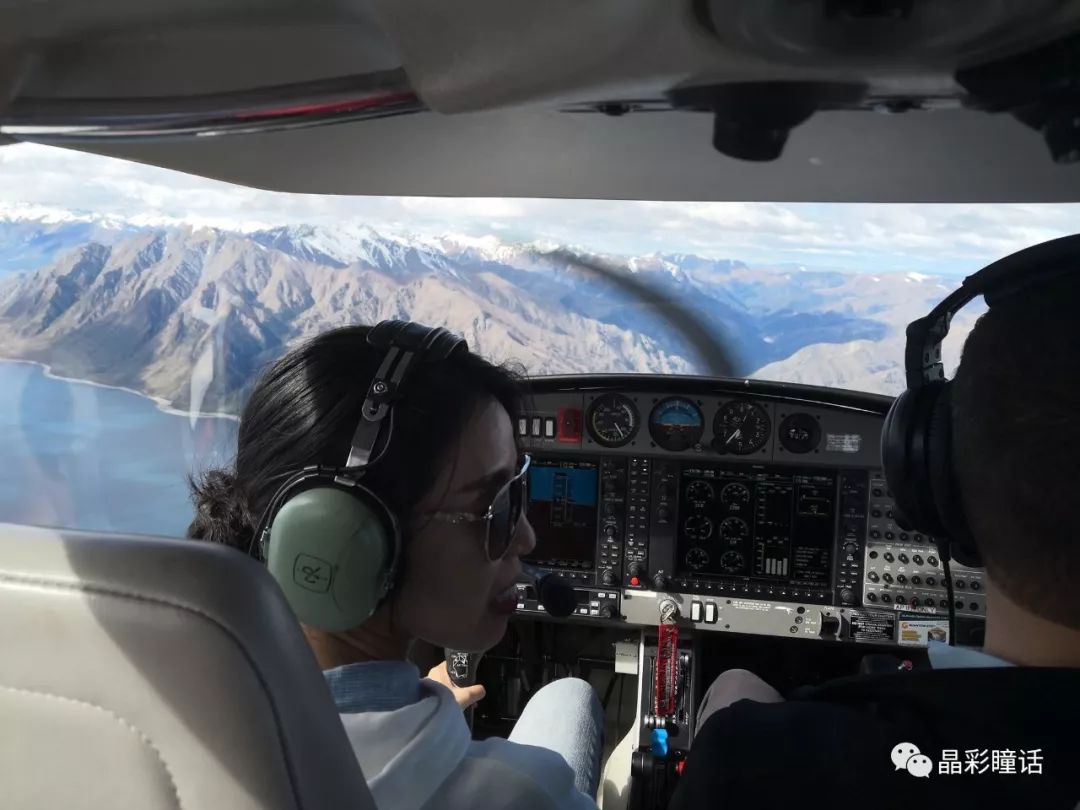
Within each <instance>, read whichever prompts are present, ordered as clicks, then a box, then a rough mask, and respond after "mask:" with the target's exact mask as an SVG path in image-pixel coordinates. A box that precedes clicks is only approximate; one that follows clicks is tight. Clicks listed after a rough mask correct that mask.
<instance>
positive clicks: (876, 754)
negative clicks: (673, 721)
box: [671, 669, 1080, 810]
mask: <svg viewBox="0 0 1080 810" xmlns="http://www.w3.org/2000/svg"><path fill="white" fill-rule="evenodd" d="M1006 672H1008V674H1004V673H1006ZM1001 673H1002V674H1001V675H995V674H993V673H992V671H991V670H985V669H984V670H972V671H968V672H967V674H966V675H965V673H964V672H962V671H959V670H952V671H947V672H933V671H927V672H925V673H907V674H906V675H897V676H894V675H889V676H880V677H879V676H864V677H853V678H845V679H840V680H838V681H830V682H827V683H824V684H821V685H820V686H817V687H814V688H811V689H804V690H799V692H798V697H797V699H795V700H789V701H787V702H784V703H767V704H766V703H754V702H751V701H739V702H738V703H735V704H733V705H731V706H730V707H728V708H726V709H723V710H721V711H718V712H716V713H715V714H714V715H712V716H711V717H710V718H709V720H708V721H707V722H706V723H705V724H704V725H703V726H702V727H701V728H700V729H699V730H698V733H697V736H696V737H695V740H694V744H693V747H692V749H691V752H690V756H689V759H688V761H687V763H686V767H685V771H684V778H683V780H682V783H681V784H680V786H679V789H678V791H677V792H676V796H675V799H674V800H673V802H672V804H671V808H672V810H688V809H691V808H693V809H696V808H699V807H701V808H704V807H712V806H722V805H724V803H725V802H728V803H731V804H732V805H736V804H738V803H739V802H743V803H745V802H751V803H753V805H754V806H756V807H760V808H770V807H791V806H797V805H798V804H799V803H800V801H802V800H803V799H805V798H806V796H807V791H808V790H813V791H814V792H815V793H816V794H817V795H822V796H826V797H829V798H836V797H840V796H847V797H848V799H850V800H856V801H857V800H858V799H859V798H860V797H862V796H867V795H887V796H889V797H890V804H889V806H905V805H907V804H912V803H914V804H923V805H924V806H925V804H926V802H927V801H930V800H932V804H933V806H937V804H940V803H941V802H942V801H944V800H945V799H946V798H948V801H949V803H950V806H952V807H955V808H958V807H969V806H978V802H985V801H987V800H989V799H992V798H993V799H1000V798H1003V797H1004V798H1008V799H1010V800H1013V799H1015V800H1016V801H1018V802H1028V803H1029V804H1030V801H1028V800H1029V799H1030V800H1032V801H1035V803H1036V804H1035V805H1033V806H1040V807H1058V806H1061V805H1059V803H1058V802H1057V799H1058V797H1060V796H1061V795H1064V794H1067V793H1068V791H1070V790H1072V789H1073V788H1074V787H1076V782H1077V780H1076V777H1075V776H1073V765H1072V763H1073V762H1074V761H1075V758H1076V754H1077V744H1076V742H1075V739H1074V738H1073V737H1070V738H1069V739H1068V740H1067V741H1066V740H1065V738H1064V737H1063V735H1062V733H1061V732H1062V730H1063V728H1065V727H1066V726H1067V725H1068V724H1069V723H1070V722H1071V719H1070V715H1071V716H1072V717H1075V716H1076V715H1075V714H1072V713H1071V710H1069V707H1070V706H1074V705H1075V704H1076V701H1077V699H1078V696H1080V689H1076V688H1075V687H1076V686H1077V685H1078V680H1077V676H1078V674H1080V673H1076V672H1073V673H1067V672H1045V673H1043V674H1045V675H1046V678H1045V679H1040V678H1039V674H1040V673H1039V672H1032V671H1029V672H1027V673H1021V674H1017V670H1016V669H1013V670H1002V671H1001ZM1040 684H1043V685H1044V686H1045V685H1046V684H1050V685H1051V688H1050V690H1049V691H1047V690H1046V689H1043V690H1040V689H1038V688H1036V687H1038V686H1039V685H1040ZM1055 696H1057V697H1059V698H1060V699H1061V702H1058V701H1056V700H1055ZM905 745H906V746H909V747H914V748H917V749H918V751H919V753H920V755H922V756H924V757H925V758H926V759H928V760H929V763H928V764H929V765H930V766H931V767H932V768H933V770H932V772H931V773H929V774H927V775H926V776H925V777H917V776H914V775H912V773H910V772H909V771H908V770H905V769H903V768H898V767H897V766H896V764H895V762H894V761H893V760H894V753H893V752H894V750H895V749H897V747H898V746H905ZM994 751H998V752H999V754H998V757H999V758H1000V757H1001V756H1003V755H1004V754H1002V753H1001V752H1010V751H1011V752H1012V756H1013V757H1017V756H1019V754H1020V752H1022V751H1026V752H1027V753H1028V755H1031V752H1035V754H1034V756H1035V757H1036V758H1037V761H1038V762H1039V763H1040V765H1041V766H1042V774H1041V775H1040V776H1038V777H1030V776H1029V778H1027V779H1024V780H1021V779H1012V775H1011V774H1006V775H1001V776H999V775H996V774H994V773H993V772H992V770H991V769H992V762H993V759H994V753H993V752H994ZM969 752H972V753H970V754H969ZM972 756H974V757H975V760H976V762H978V763H979V764H978V766H977V767H978V768H979V769H981V768H982V763H983V760H985V764H986V769H985V771H984V772H982V773H978V772H977V773H975V774H971V773H967V772H965V773H962V774H960V775H957V774H955V773H954V772H950V769H952V768H954V767H955V766H954V765H953V764H952V763H953V762H957V763H958V764H959V765H960V766H961V767H962V768H967V767H968V766H967V765H966V762H967V760H969V759H970V758H971V757H972ZM1013 761H1014V762H1019V760H1015V759H1014V760H1013ZM1016 767H1017V768H1019V767H1020V766H1019V765H1017V766H1016ZM942 768H945V769H946V770H944V771H943V770H941V769H942ZM918 770H921V768H919V769H918ZM1014 794H1015V795H1014ZM1069 795H1071V794H1069ZM894 800H895V801H894ZM1069 810H1072V807H1071V805H1070V806H1069Z"/></svg>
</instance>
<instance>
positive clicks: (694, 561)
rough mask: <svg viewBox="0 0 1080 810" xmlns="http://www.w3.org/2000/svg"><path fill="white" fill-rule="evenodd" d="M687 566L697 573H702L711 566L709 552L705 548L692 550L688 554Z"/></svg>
mask: <svg viewBox="0 0 1080 810" xmlns="http://www.w3.org/2000/svg"><path fill="white" fill-rule="evenodd" d="M686 564H687V565H688V566H689V567H690V568H693V569H694V570H695V571H700V570H701V569H702V568H704V567H705V566H706V565H708V564H709V552H707V551H706V550H705V549H703V548H692V549H690V550H689V551H688V552H686Z"/></svg>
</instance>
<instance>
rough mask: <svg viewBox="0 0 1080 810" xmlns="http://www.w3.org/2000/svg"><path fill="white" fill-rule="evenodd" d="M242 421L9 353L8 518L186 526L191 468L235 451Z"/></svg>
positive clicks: (1, 403) (0, 471) (106, 527)
mask: <svg viewBox="0 0 1080 810" xmlns="http://www.w3.org/2000/svg"><path fill="white" fill-rule="evenodd" d="M236 428H237V423H236V421H235V420H232V419H224V418H219V417H206V416H201V417H195V418H192V417H191V416H187V415H177V414H173V413H168V412H166V411H163V410H161V409H160V408H159V407H158V405H157V403H156V402H154V401H153V400H151V399H148V398H146V397H143V396H139V395H138V394H134V393H131V392H128V391H122V390H118V389H115V388H106V387H103V386H97V385H93V384H91V383H84V382H69V381H65V380H59V379H55V378H53V377H50V376H48V374H47V372H46V371H45V369H43V368H42V367H41V366H37V365H33V364H30V363H16V362H4V361H0V522H12V523H28V524H34V525H39V526H60V527H66V528H77V529H91V530H98V531H114V532H136V533H145V534H160V535H172V536H183V534H184V532H185V530H186V528H187V524H188V522H189V521H190V520H191V514H192V507H191V502H190V500H189V498H188V489H187V480H186V477H187V475H188V474H189V473H191V472H193V471H198V470H202V469H204V468H206V467H207V466H210V465H220V464H223V463H227V462H228V461H230V460H231V459H232V456H233V454H234V453H235V449H236Z"/></svg>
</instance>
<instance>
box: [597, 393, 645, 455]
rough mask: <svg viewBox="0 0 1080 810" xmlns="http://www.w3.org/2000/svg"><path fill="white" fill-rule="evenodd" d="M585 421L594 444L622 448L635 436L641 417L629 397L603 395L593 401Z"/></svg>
mask: <svg viewBox="0 0 1080 810" xmlns="http://www.w3.org/2000/svg"><path fill="white" fill-rule="evenodd" d="M585 421H586V425H587V427H588V430H589V437H590V438H591V439H592V440H593V441H594V442H596V443H597V444H599V445H601V446H603V447H622V446H623V445H626V444H629V443H630V442H631V441H632V440H633V438H634V436H636V435H637V432H638V427H639V426H640V422H641V417H640V415H639V414H638V409H637V406H636V405H634V401H633V400H632V399H630V398H629V397H626V396H623V395H622V394H603V395H601V396H599V397H597V398H596V399H594V400H593V402H592V404H591V405H590V406H589V410H588V413H587V414H586V417H585Z"/></svg>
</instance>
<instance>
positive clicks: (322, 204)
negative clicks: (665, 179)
mask: <svg viewBox="0 0 1080 810" xmlns="http://www.w3.org/2000/svg"><path fill="white" fill-rule="evenodd" d="M31 205H36V206H46V207H48V208H52V209H60V210H65V211H81V212H86V213H90V214H96V215H111V216H116V217H122V218H124V219H130V220H135V221H138V222H145V223H152V222H158V221H184V222H190V223H192V224H197V225H213V226H217V227H224V228H234V229H240V230H250V229H254V228H261V227H271V226H274V225H280V224H287V223H292V222H310V223H313V224H324V225H330V226H333V225H335V224H340V223H350V224H357V223H363V224H367V225H371V226H372V227H375V228H381V229H385V230H389V231H396V232H402V231H406V232H413V233H417V234H423V235H429V236H439V235H444V234H447V233H452V234H462V235H466V236H471V237H483V236H486V235H491V234H497V235H498V236H499V237H500V238H501V239H504V240H520V241H533V240H551V241H556V242H560V243H563V244H570V245H576V246H580V247H582V248H585V249H587V250H592V251H597V252H605V253H616V254H645V253H651V252H693V253H699V254H702V255H705V256H710V257H714V258H734V259H741V260H743V261H748V262H750V263H758V264H764V263H768V264H777V263H780V262H794V263H798V262H800V261H802V260H804V259H806V257H811V258H810V260H811V261H812V262H813V266H816V267H836V268H840V269H850V270H860V271H870V272H875V273H876V272H889V271H912V270H915V271H919V272H925V273H946V274H956V273H969V272H972V271H974V270H976V269H978V267H980V266H981V265H983V264H985V263H987V262H989V261H992V260H993V259H996V258H999V257H1001V256H1003V255H1005V254H1007V253H1010V252H1012V251H1014V250H1018V249H1020V248H1022V247H1026V246H1028V245H1032V244H1035V243H1037V242H1041V241H1044V240H1046V239H1050V238H1053V237H1056V236H1062V235H1065V234H1068V233H1072V232H1073V231H1075V230H1077V229H1078V228H1077V226H1078V224H1080V204H1037V203H1029V204H990V203H984V204H978V205H975V204H961V205H943V204H937V205H918V204H838V203H837V204H834V203H828V204H826V203H798V204H795V203H792V204H788V203H783V202H767V203H740V202H704V203H702V202H649V201H634V200H562V199H550V200H549V199H525V198H522V199H498V198H441V197H361V196H356V197H345V196H334V195H318V194H286V193H280V192H270V191H262V190H257V189H251V188H246V187H243V186H235V185H231V184H229V183H224V182H221V181H217V180H208V179H205V178H201V177H196V176H193V175H187V174H183V173H180V172H175V171H170V170H167V169H159V168H156V167H152V166H144V165H142V164H138V163H130V162H126V161H122V160H118V159H114V158H107V157H101V156H98V155H88V154H83V153H81V152H74V151H69V150H62V149H56V148H52V147H45V146H37V145H30V144H21V145H17V146H8V147H4V148H0V211H2V210H19V209H25V208H26V207H27V206H31Z"/></svg>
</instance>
